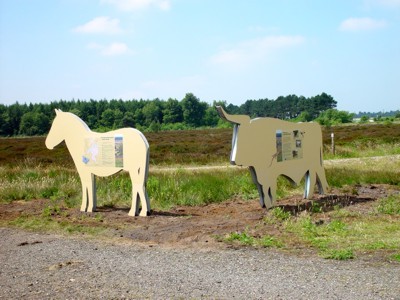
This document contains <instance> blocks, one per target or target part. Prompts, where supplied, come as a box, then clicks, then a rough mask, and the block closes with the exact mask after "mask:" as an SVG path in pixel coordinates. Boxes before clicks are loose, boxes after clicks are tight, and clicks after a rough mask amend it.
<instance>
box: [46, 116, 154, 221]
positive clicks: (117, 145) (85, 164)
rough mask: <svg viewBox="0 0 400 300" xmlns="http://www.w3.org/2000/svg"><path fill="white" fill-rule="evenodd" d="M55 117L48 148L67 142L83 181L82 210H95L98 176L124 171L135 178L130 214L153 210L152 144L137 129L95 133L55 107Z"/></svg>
mask: <svg viewBox="0 0 400 300" xmlns="http://www.w3.org/2000/svg"><path fill="white" fill-rule="evenodd" d="M55 112H56V117H55V119H54V121H53V124H52V126H51V129H50V132H49V134H48V135H47V138H46V147H47V148H48V149H53V148H54V147H55V146H57V145H58V144H60V143H61V142H62V141H65V144H66V145H67V148H68V150H69V152H70V154H71V156H72V159H73V161H74V163H75V166H76V168H77V170H78V173H79V176H80V179H81V183H82V205H81V211H86V212H92V211H94V210H96V202H97V198H96V175H97V176H110V175H112V174H115V173H117V172H120V171H121V170H125V171H127V172H129V175H130V178H131V181H132V206H131V209H130V211H129V215H130V216H135V215H138V214H139V201H140V202H141V206H142V210H141V211H140V216H147V215H148V214H149V213H150V202H149V198H148V195H147V191H146V182H147V176H148V168H149V144H148V142H147V140H146V138H145V136H144V135H143V134H142V133H141V132H140V131H138V130H136V129H134V128H122V129H118V130H114V131H109V132H105V133H97V132H93V131H91V130H90V129H89V127H88V126H87V125H86V123H85V122H83V121H82V120H81V119H80V118H79V117H78V116H76V115H74V114H72V113H69V112H63V111H61V110H59V109H56V110H55Z"/></svg>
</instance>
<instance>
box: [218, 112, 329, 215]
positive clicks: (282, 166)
mask: <svg viewBox="0 0 400 300" xmlns="http://www.w3.org/2000/svg"><path fill="white" fill-rule="evenodd" d="M216 108H217V111H218V114H219V116H220V117H221V118H223V119H225V120H227V121H229V122H231V123H233V124H234V128H233V137H232V151H231V157H230V162H231V164H233V165H239V166H246V167H249V169H250V172H251V175H252V178H253V182H254V183H255V184H256V186H257V189H258V193H259V195H260V204H261V206H262V207H267V208H270V207H272V206H274V205H275V201H276V188H277V178H278V176H280V175H283V176H284V177H286V178H288V179H289V181H290V182H292V183H293V184H299V183H300V181H301V179H302V178H303V177H304V176H305V190H304V198H308V199H310V198H311V197H312V195H313V192H314V187H315V184H316V183H317V185H318V189H319V193H320V194H323V193H324V192H325V191H326V190H327V187H328V184H327V182H326V177H325V170H324V167H323V159H322V132H321V127H320V126H319V125H318V124H317V123H291V122H286V121H282V120H279V119H274V118H256V119H250V117H249V116H246V115H230V114H228V113H226V112H225V111H224V109H223V108H222V107H221V106H217V107H216Z"/></svg>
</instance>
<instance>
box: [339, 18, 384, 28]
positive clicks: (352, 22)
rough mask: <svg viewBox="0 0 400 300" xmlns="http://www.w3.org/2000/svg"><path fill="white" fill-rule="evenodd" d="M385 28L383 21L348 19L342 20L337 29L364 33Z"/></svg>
mask: <svg viewBox="0 0 400 300" xmlns="http://www.w3.org/2000/svg"><path fill="white" fill-rule="evenodd" d="M386 26H387V23H386V21H384V20H374V19H371V18H348V19H346V20H344V21H343V22H342V23H341V24H340V27H339V29H340V30H342V31H364V30H373V29H380V28H384V27H386Z"/></svg>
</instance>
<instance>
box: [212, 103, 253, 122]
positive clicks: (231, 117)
mask: <svg viewBox="0 0 400 300" xmlns="http://www.w3.org/2000/svg"><path fill="white" fill-rule="evenodd" d="M215 108H216V109H217V112H218V114H219V116H220V117H221V118H222V119H224V120H226V121H228V122H231V123H235V124H244V123H249V122H250V117H249V116H246V115H230V114H228V113H226V111H225V110H224V109H223V108H222V106H216V107H215Z"/></svg>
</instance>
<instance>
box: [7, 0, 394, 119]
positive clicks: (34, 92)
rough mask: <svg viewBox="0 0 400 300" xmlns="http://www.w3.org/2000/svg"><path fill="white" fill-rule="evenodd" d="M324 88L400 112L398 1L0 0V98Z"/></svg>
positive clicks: (354, 107)
mask: <svg viewBox="0 0 400 300" xmlns="http://www.w3.org/2000/svg"><path fill="white" fill-rule="evenodd" d="M188 92H191V93H193V94H194V95H195V96H197V97H198V98H200V100H201V101H205V102H208V103H212V101H213V100H225V101H227V102H228V103H233V104H236V105H240V104H242V103H244V102H245V101H246V100H248V99H261V98H268V99H275V98H276V97H278V96H281V95H282V96H286V95H289V94H296V95H298V96H300V95H303V96H305V97H310V96H314V95H317V94H320V93H322V92H325V93H328V94H330V95H331V96H333V97H334V98H335V100H336V101H338V107H337V108H338V109H340V110H346V111H349V112H358V111H390V110H397V109H400V0H279V1H278V0H276V1H272V0H0V103H2V104H7V105H9V104H13V103H15V102H16V101H18V102H19V103H30V102H32V103H37V102H41V103H49V102H51V101H55V100H60V99H63V100H72V99H75V100H77V99H81V100H89V99H95V100H100V99H108V100H110V99H140V98H143V99H154V98H156V97H158V98H160V99H164V100H167V99H168V98H175V99H178V100H181V99H182V98H183V97H184V96H185V94H186V93H188Z"/></svg>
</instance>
